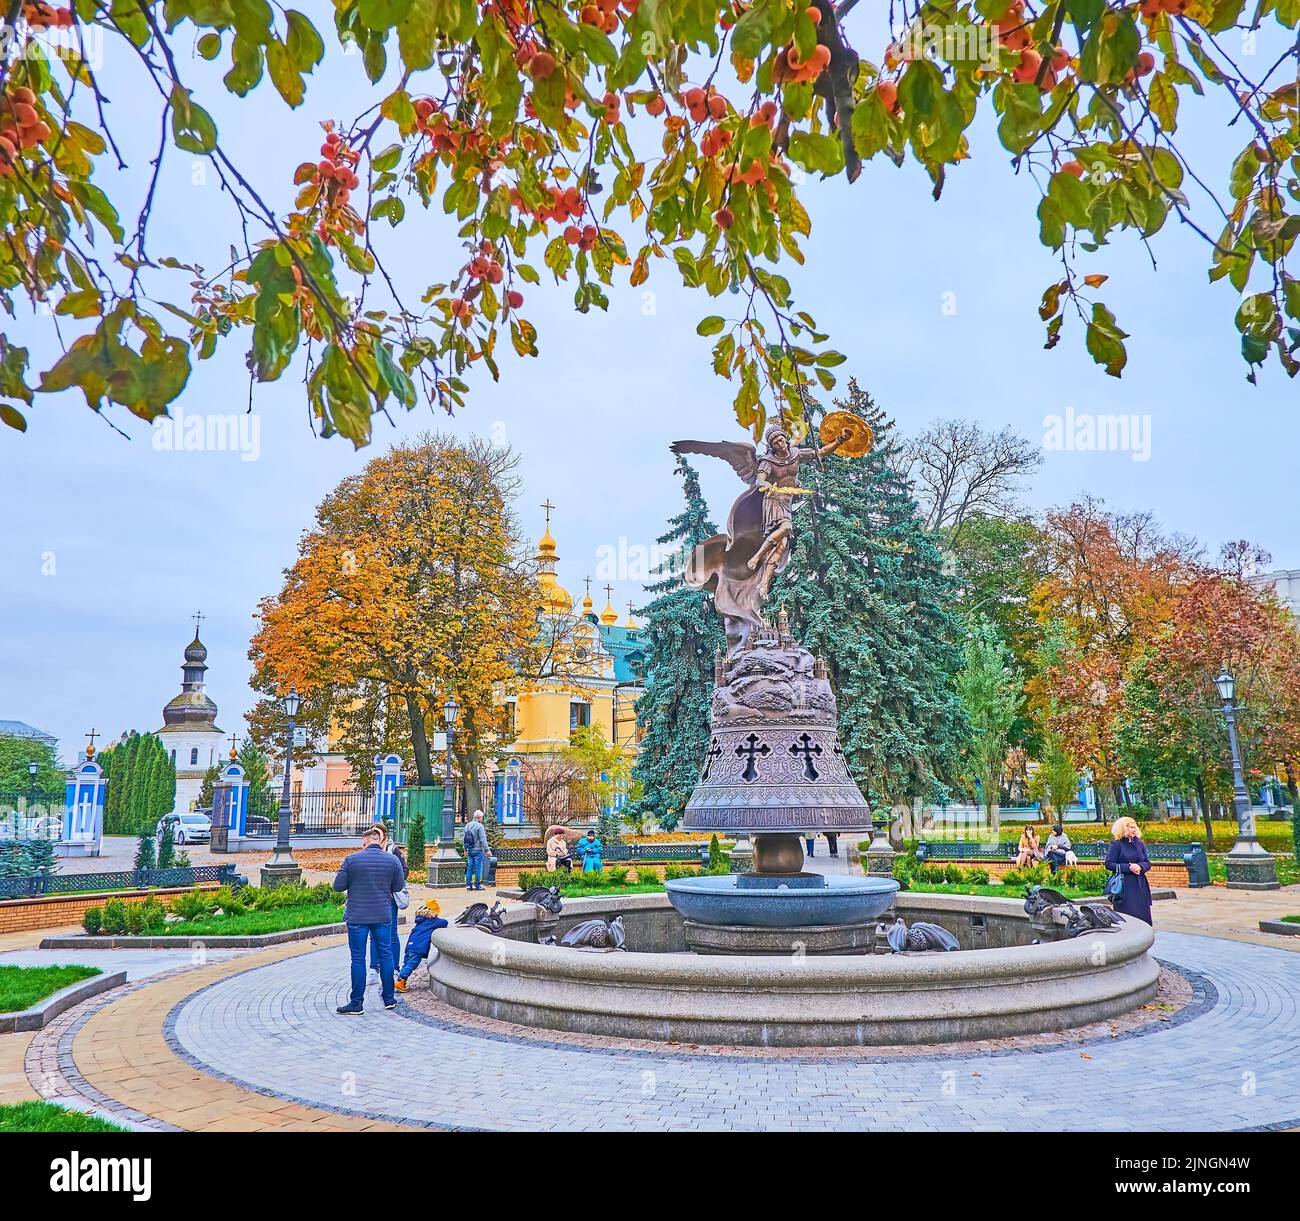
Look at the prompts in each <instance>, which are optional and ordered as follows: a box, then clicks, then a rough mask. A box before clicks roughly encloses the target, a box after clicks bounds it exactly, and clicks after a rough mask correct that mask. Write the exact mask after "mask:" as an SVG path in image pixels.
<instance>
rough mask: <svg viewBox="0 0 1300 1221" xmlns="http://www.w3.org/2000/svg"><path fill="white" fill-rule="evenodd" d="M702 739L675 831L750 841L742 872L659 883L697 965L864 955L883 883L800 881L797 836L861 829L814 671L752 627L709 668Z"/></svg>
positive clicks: (772, 632)
mask: <svg viewBox="0 0 1300 1221" xmlns="http://www.w3.org/2000/svg"><path fill="white" fill-rule="evenodd" d="M715 677H716V680H717V681H716V684H715V689H714V695H713V706H712V733H711V735H710V738H709V748H708V751H707V752H706V755H705V766H704V769H703V771H702V773H701V775H700V780H699V783H698V784H697V785H696V786H695V789H694V791H693V792H692V793H691V798H690V801H688V802H687V804H686V810H685V813H684V816H683V818H682V827H683V828H684V829H686V830H691V831H705V832H719V833H721V834H725V835H730V836H733V837H735V839H736V841H737V842H738V843H743V842H744V841H745V839H746V837H747V836H748V835H752V836H753V843H754V846H753V872H751V873H739V874H738V873H731V874H728V875H726V876H724V877H711V876H700V877H693V878H682V879H679V880H677V881H673V882H669V883H668V886H667V890H668V898H669V901H670V902H671V903H672V905H673V907H674V908H676V909H677V911H678V912H679V913H680V914H681V915H682V916H683V918H684V923H685V931H686V943H687V945H688V946H689V947H690V948H691V949H693V950H695V951H696V952H697V953H703V954H788V953H791V952H796V951H797V952H802V953H811V954H817V953H830V954H836V953H838V954H845V953H848V954H852V953H869V952H870V950H871V948H872V946H873V944H874V934H875V921H876V919H877V918H878V917H879V916H880V915H881V914H882V913H883V912H884V911H886V910H887V909H888V908H889V907H890V906H891V905H892V903H893V901H894V895H895V894H896V893H897V892H898V883H897V882H895V881H894V880H893V879H892V878H859V877H842V876H836V877H830V878H828V877H826V876H824V875H823V874H820V873H813V872H804V855H803V845H802V844H801V843H800V838H801V836H803V835H805V834H816V833H819V832H824V831H832V832H836V833H852V832H854V831H867V830H870V828H871V810H870V809H869V807H868V806H867V803H866V801H865V800H864V799H863V796H862V793H861V792H860V791H859V789H858V787H857V785H856V784H855V783H854V782H853V778H852V776H850V775H849V770H848V767H847V765H846V763H845V759H844V752H843V750H841V748H840V744H839V737H838V734H837V731H836V707H835V696H834V693H833V692H832V690H831V685H830V682H829V679H828V677H827V671H826V666H825V663H823V662H822V661H821V660H819V659H814V657H813V656H812V654H811V653H809V652H808V650H807V649H805V648H803V647H802V646H801V645H799V644H798V643H797V642H796V641H795V640H794V639H793V637H791V635H790V633H789V631H788V629H787V625H786V623H785V616H784V614H782V616H781V618H780V619H778V621H777V625H776V626H775V627H772V626H771V625H768V624H764V625H763V626H762V627H761V628H759V629H757V630H755V631H754V632H752V633H751V634H750V635H749V637H748V639H747V640H746V641H745V643H744V644H743V645H741V646H740V647H739V648H738V649H736V651H735V652H734V653H733V654H732V655H731V656H730V657H728V658H727V659H726V661H725V662H723V661H722V660H721V659H719V661H718V663H717V665H716V667H715Z"/></svg>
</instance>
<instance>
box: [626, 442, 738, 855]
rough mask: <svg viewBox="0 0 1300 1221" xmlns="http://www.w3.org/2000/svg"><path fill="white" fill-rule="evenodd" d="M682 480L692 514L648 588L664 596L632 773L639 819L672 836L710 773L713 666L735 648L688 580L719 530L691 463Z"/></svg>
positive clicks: (648, 637)
mask: <svg viewBox="0 0 1300 1221" xmlns="http://www.w3.org/2000/svg"><path fill="white" fill-rule="evenodd" d="M677 474H678V475H679V476H680V477H681V480H682V491H683V493H684V494H685V497H686V507H685V509H683V511H682V512H681V513H679V514H678V515H677V516H676V517H674V518H672V519H671V520H670V521H669V523H668V530H667V533H665V534H663V535H661V536H660V537H659V539H658V540H657V541H658V542H659V543H660V544H661V545H665V546H671V547H673V548H674V551H673V553H672V557H671V559H670V560H669V561H668V562H667V563H666V564H665V565H664V566H662V567H661V568H660V570H659V572H660V573H661V574H662V576H661V579H660V580H659V581H657V582H654V583H652V584H649V585H647V586H646V587H645V588H646V592H647V593H650V594H655V595H657V596H656V597H655V598H654V600H653V601H651V602H650V604H649V605H648V606H646V607H644V608H643V609H642V611H641V614H642V615H644V616H645V621H646V622H645V626H644V627H643V628H642V629H641V635H642V638H643V639H644V640H645V641H646V642H647V648H646V655H645V656H646V666H645V669H646V674H647V680H646V681H647V689H646V693H645V694H644V695H643V696H642V697H641V698H640V699H639V700H637V704H636V720H637V726H638V727H639V728H640V730H641V733H642V739H641V748H640V751H639V753H638V755H637V762H636V767H635V769H634V770H633V773H632V778H633V781H634V784H633V790H634V792H639V794H640V795H639V796H638V797H635V798H634V799H633V805H634V814H635V816H638V817H644V816H647V815H648V816H650V817H652V818H654V819H655V821H656V822H658V824H659V825H660V826H661V827H662V828H663V829H664V830H665V831H671V830H672V829H673V828H674V827H676V826H677V823H678V821H679V820H680V819H681V816H682V810H683V809H684V808H685V806H686V802H687V801H688V800H689V799H690V795H691V790H692V789H693V788H694V787H695V784H696V781H698V780H699V778H700V770H701V769H702V767H703V766H704V752H705V750H707V749H708V744H709V725H710V719H709V710H710V704H711V702H712V699H713V658H714V655H715V654H716V653H717V652H718V651H719V650H720V649H725V648H726V644H727V641H726V637H725V636H724V634H723V630H722V621H721V619H720V618H719V617H718V613H717V611H715V610H714V608H713V600H712V599H711V598H709V597H708V596H707V595H705V594H704V593H702V592H701V591H699V590H695V589H689V588H688V587H687V586H686V585H685V583H684V582H683V580H682V572H683V569H684V566H685V560H686V557H687V556H688V555H689V554H690V552H691V549H692V548H693V547H695V546H696V545H697V544H699V543H702V542H704V541H705V539H708V538H712V537H713V536H714V535H715V534H717V533H718V528H717V526H715V525H714V524H713V522H712V521H711V520H710V519H709V509H708V505H706V504H705V502H704V496H703V494H702V493H701V492H700V480H699V476H698V475H697V474H696V472H695V469H694V468H693V467H692V466H691V465H690V463H689V462H687V461H686V460H685V459H684V458H680V457H679V458H678V459H677Z"/></svg>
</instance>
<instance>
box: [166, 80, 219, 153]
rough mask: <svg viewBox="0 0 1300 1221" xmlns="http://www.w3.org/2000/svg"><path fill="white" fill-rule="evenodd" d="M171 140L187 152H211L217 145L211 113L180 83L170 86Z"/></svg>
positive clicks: (215, 128) (215, 129)
mask: <svg viewBox="0 0 1300 1221" xmlns="http://www.w3.org/2000/svg"><path fill="white" fill-rule="evenodd" d="M171 105H172V140H173V141H174V142H175V144H176V147H177V148H180V149H184V150H185V151H186V152H187V153H201V154H204V155H206V154H208V153H211V152H212V150H213V149H214V148H216V147H217V127H216V124H215V123H213V121H212V117H211V115H209V114H208V112H207V111H206V110H204V109H203V107H202V106H200V105H199V104H198V103H197V102H195V101H194V100H193V99H192V97H191V96H190V91H189V90H188V89H186V88H184V87H183V86H181V85H175V86H173V88H172V95H171Z"/></svg>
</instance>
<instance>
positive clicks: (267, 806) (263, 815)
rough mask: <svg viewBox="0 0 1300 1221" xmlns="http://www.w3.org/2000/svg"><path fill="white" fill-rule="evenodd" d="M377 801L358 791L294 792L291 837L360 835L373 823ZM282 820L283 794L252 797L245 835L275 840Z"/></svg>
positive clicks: (253, 795) (265, 794)
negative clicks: (374, 807) (374, 806)
mask: <svg viewBox="0 0 1300 1221" xmlns="http://www.w3.org/2000/svg"><path fill="white" fill-rule="evenodd" d="M373 803H374V798H373V796H371V794H369V793H362V792H357V791H352V792H337V793H291V794H290V795H289V833H290V834H291V835H339V836H344V835H350V836H355V835H360V834H361V833H362V832H363V831H364V830H365V829H366V828H367V827H368V826H370V824H371V822H372V809H373ZM279 818H280V794H279V793H277V792H271V791H266V792H261V793H254V794H250V801H249V803H248V818H247V820H246V822H245V824H244V831H245V834H247V835H250V836H256V837H259V838H260V837H269V838H272V839H273V838H275V834H276V828H277V825H278V822H279Z"/></svg>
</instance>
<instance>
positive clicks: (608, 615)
mask: <svg viewBox="0 0 1300 1221" xmlns="http://www.w3.org/2000/svg"><path fill="white" fill-rule="evenodd" d="M600 621H601V623H603V624H604V625H605V626H606V627H613V626H614V625H615V624H616V623H617V622H618V611H616V610H615V609H614V607H613V606H612V605H611V604H610V603H609V602H608V601H606V602H605V609H604V610H603V611H601V612H600Z"/></svg>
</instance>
